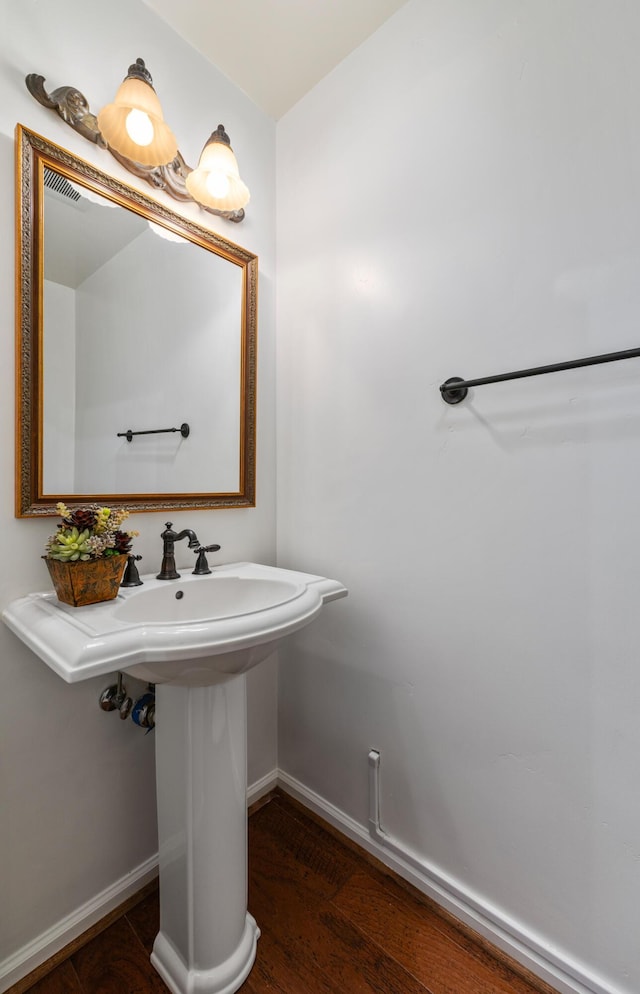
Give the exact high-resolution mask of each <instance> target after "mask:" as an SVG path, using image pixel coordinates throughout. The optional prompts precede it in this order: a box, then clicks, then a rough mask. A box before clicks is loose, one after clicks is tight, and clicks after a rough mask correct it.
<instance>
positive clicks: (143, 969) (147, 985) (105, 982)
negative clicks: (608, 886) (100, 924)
mask: <svg viewBox="0 0 640 994" xmlns="http://www.w3.org/2000/svg"><path fill="white" fill-rule="evenodd" d="M71 962H72V964H73V967H74V969H75V971H76V973H77V974H78V977H79V979H80V983H81V985H82V990H83V991H84V992H85V994H124V992H125V991H126V994H166V992H167V991H168V990H169V988H168V987H167V986H166V985H165V984H164V983H163V982H162V980H161V979H160V977H159V976H158V974H157V973H156V971H155V970H154V968H153V967H152V966H151V963H150V962H149V957H148V955H147V953H146V951H145V949H144V947H143V946H142V944H141V943H140V942H139V940H138V938H137V936H136V935H135V933H134V931H133V929H132V928H131V926H130V925H129V923H128V922H127V920H126V918H121V919H120V920H119V921H117V922H115V923H114V924H113V925H112V926H111V927H110V928H108V929H107V930H106V931H105V932H102V933H101V934H100V935H99V936H97V938H95V939H94V940H93V941H92V942H91V943H89V945H88V946H85V947H84V949H80V950H79V951H78V952H77V953H75V954H74V955H73V957H72V959H71Z"/></svg>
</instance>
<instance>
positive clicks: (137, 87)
mask: <svg viewBox="0 0 640 994" xmlns="http://www.w3.org/2000/svg"><path fill="white" fill-rule="evenodd" d="M98 127H99V128H100V131H101V132H102V137H103V138H104V139H105V141H106V142H107V144H108V145H109V146H110V147H111V148H112V149H115V151H116V152H119V153H120V155H125V156H126V157H127V159H132V160H133V161H134V162H139V163H141V165H143V166H166V165H167V163H169V162H171V160H172V159H174V158H175V156H176V152H177V151H178V142H177V141H176V138H175V136H174V134H173V132H172V131H171V129H170V127H169V126H168V124H165V121H164V117H163V116H162V107H161V106H160V101H159V100H158V97H157V94H156V91H155V90H154V88H153V80H152V79H151V73H150V72H149V70H148V69H147V67H146V66H145V64H144V61H143V59H136V61H135V62H134V63H133V65H132V66H129V72H128V73H127V75H126V77H125V79H124V81H123V82H122V83H121V84H120V86H119V88H118V92H117V93H116V95H115V98H114V101H113V103H111V104H107V106H106V107H103V108H102V110H101V111H100V113H99V114H98Z"/></svg>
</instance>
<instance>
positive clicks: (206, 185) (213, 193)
mask: <svg viewBox="0 0 640 994" xmlns="http://www.w3.org/2000/svg"><path fill="white" fill-rule="evenodd" d="M185 183H186V186H187V190H188V191H189V193H190V194H191V196H192V197H193V199H194V200H196V201H197V202H198V203H199V204H202V205H203V207H214V208H216V210H221V211H237V210H240V209H241V208H242V207H245V206H246V205H247V204H248V203H249V190H248V189H247V187H246V186H245V184H244V183H243V182H242V180H241V179H240V171H239V169H238V163H237V162H236V157H235V155H234V154H233V151H232V149H231V147H230V146H229V145H227V144H226V143H225V142H222V141H218V140H213V141H211V140H210V141H208V142H207V144H206V145H205V147H204V148H203V150H202V154H201V156H200V161H199V163H198V167H197V169H194V170H193V172H190V173H189V175H188V176H187V178H186V180H185Z"/></svg>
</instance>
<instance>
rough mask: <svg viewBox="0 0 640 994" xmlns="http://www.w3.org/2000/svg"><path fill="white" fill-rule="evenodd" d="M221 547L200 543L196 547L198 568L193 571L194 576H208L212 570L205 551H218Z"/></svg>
mask: <svg viewBox="0 0 640 994" xmlns="http://www.w3.org/2000/svg"><path fill="white" fill-rule="evenodd" d="M219 549H220V546H219V545H199V546H198V547H197V548H196V549H194V550H193V551H194V553H195V554H196V555H197V557H198V558H197V559H196V568H195V569H194V571H193V575H194V576H206V575H207V574H208V573H210V572H211V570H210V569H209V563H208V562H207V557H206V555H205V553H207V552H218V550H219Z"/></svg>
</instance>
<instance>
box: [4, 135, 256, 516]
mask: <svg viewBox="0 0 640 994" xmlns="http://www.w3.org/2000/svg"><path fill="white" fill-rule="evenodd" d="M18 156H19V170H20V177H21V185H20V199H21V209H20V215H19V216H20V229H19V259H18V269H19V272H20V282H21V295H22V296H21V307H20V315H19V328H18V342H19V352H18V373H19V389H18V394H19V396H18V437H19V459H18V481H17V482H18V486H17V491H18V507H17V513H18V514H19V515H21V516H25V515H34V514H38V515H39V514H51V513H54V512H55V504H56V502H57V501H58V500H60V499H64V500H65V502H67V503H68V504H70V505H72V504H73V502H74V500H77V501H78V502H82V503H86V501H87V499H88V498H89V499H94V500H96V501H103V502H105V503H109V504H110V505H113V504H116V505H118V504H121V505H124V506H126V507H129V508H132V509H134V508H135V509H138V510H143V509H153V510H154V509H160V508H170V507H172V508H182V507H185V508H186V507H219V506H225V507H228V506H244V507H248V506H253V504H254V493H255V334H256V327H255V325H256V313H255V312H256V270H257V260H256V258H255V256H254V255H252V254H251V253H248V252H246V251H245V250H243V249H240V248H239V247H238V246H236V245H233V244H232V243H230V242H227V241H226V240H225V239H222V238H221V237H220V236H218V235H214V234H213V233H212V232H209V231H207V230H206V229H202V228H200V227H199V226H198V225H195V224H194V223H192V222H190V221H186V220H185V219H183V218H180V217H178V216H177V215H175V214H173V213H172V212H171V211H170V210H168V209H166V208H164V207H162V206H161V205H158V204H154V203H153V202H152V201H149V200H148V199H147V198H146V197H144V196H143V195H142V194H139V193H137V191H134V190H131V189H130V188H128V187H125V186H124V185H123V184H121V183H119V182H117V181H115V180H113V179H111V178H110V177H107V176H105V175H104V174H102V173H99V172H98V171H97V170H95V169H94V168H93V167H92V166H89V165H88V164H87V163H83V162H82V161H81V160H78V159H76V158H75V157H73V156H71V155H70V154H68V153H66V152H64V151H63V150H62V149H59V148H57V147H56V146H53V145H51V144H50V143H48V142H46V141H45V140H44V139H41V138H39V136H37V135H33V134H32V133H30V132H27V131H26V129H23V128H21V127H19V128H18ZM183 425H188V428H187V429H186V431H185V430H184V429H183V430H182V431H181V430H180V429H181V426H183ZM127 433H128V434H127ZM137 433H140V434H137Z"/></svg>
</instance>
